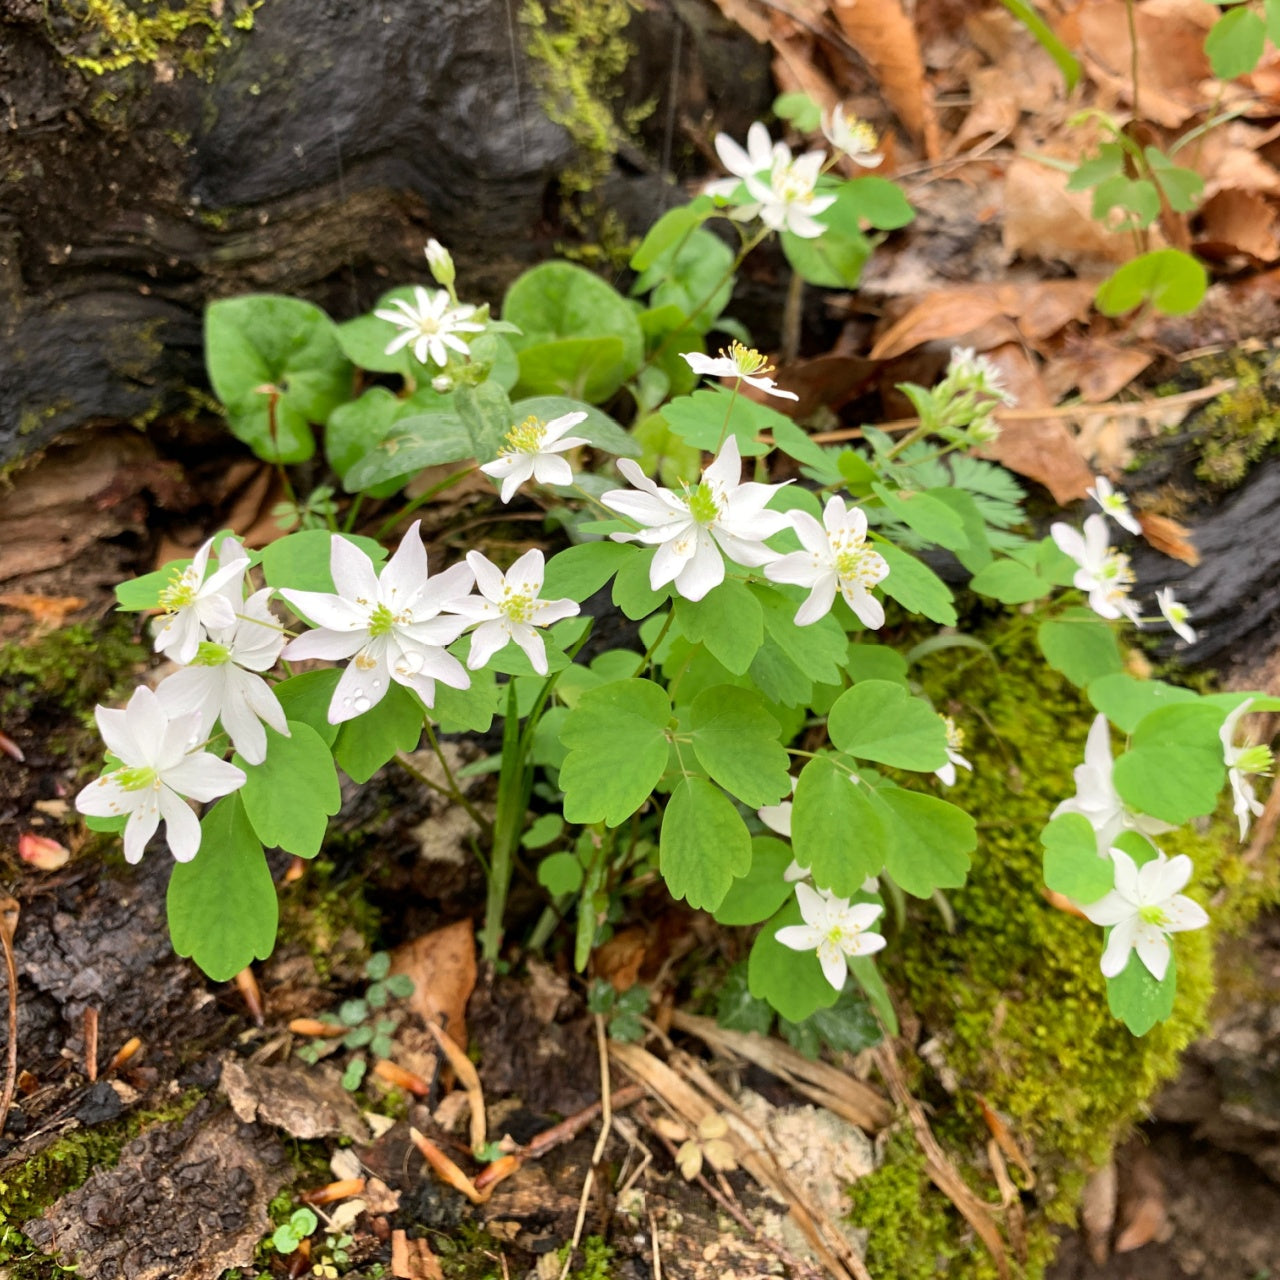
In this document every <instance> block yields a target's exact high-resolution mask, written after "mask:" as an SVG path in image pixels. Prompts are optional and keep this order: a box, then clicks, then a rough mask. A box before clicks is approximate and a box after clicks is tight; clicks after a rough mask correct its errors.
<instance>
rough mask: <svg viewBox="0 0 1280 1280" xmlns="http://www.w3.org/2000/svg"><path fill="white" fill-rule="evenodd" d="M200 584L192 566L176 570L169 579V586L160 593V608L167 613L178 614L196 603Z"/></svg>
mask: <svg viewBox="0 0 1280 1280" xmlns="http://www.w3.org/2000/svg"><path fill="white" fill-rule="evenodd" d="M199 590H200V583H199V582H197V581H196V578H195V574H193V573H192V572H191V566H190V565H188V566H187V567H186V568H185V569H182V570H175V571H174V573H173V575H172V577H170V579H169V585H168V586H167V587H165V588H164V590H163V591H161V592H160V607H161V608H162V609H163V610H164V611H165V613H177V612H178V610H179V609H185V608H187V607H188V606H189V605H191V604H193V603H194V602H195V598H196V592H198V591H199Z"/></svg>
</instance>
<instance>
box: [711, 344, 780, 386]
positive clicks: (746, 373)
mask: <svg viewBox="0 0 1280 1280" xmlns="http://www.w3.org/2000/svg"><path fill="white" fill-rule="evenodd" d="M720 355H721V356H722V357H728V358H729V359H730V360H732V361H733V364H734V367H735V368H736V369H737V371H738V373H739V374H740V375H741V376H742V377H744V378H752V377H755V376H756V375H757V374H761V373H772V372H773V368H772V366H771V365H770V364H769V358H768V357H767V356H762V355H761V354H760V352H758V351H757V350H756V349H755V348H754V347H748V346H745V345H744V344H743V343H741V342H739V341H737V339H735V340H734V341H733V342H731V343H730V344H729V350H728V351H726V350H724V348H723V347H722V348H721V349H720Z"/></svg>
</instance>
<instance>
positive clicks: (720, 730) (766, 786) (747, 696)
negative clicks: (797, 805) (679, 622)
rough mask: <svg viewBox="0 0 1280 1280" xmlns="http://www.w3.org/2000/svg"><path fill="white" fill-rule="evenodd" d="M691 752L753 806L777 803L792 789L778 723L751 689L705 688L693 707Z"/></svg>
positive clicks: (724, 784) (736, 794) (713, 773)
mask: <svg viewBox="0 0 1280 1280" xmlns="http://www.w3.org/2000/svg"><path fill="white" fill-rule="evenodd" d="M689 724H690V727H691V729H692V731H693V753H694V755H696V756H697V757H698V763H699V764H700V765H701V766H702V767H703V768H704V769H705V770H706V771H707V772H708V773H709V774H710V775H711V776H712V778H714V779H715V780H716V782H718V783H719V784H720V785H721V786H722V787H723V788H724V789H725V790H726V791H728V792H729V793H730V795H733V796H736V797H737V798H738V799H739V800H741V801H742V803H743V804H745V805H747V806H749V807H750V808H752V809H758V808H759V807H760V806H761V805H765V804H777V803H778V801H779V800H781V799H782V798H783V796H785V795H787V794H788V793H789V792H790V790H791V777H790V775H789V774H788V773H787V765H788V763H789V757H788V756H787V753H786V751H784V750H783V748H782V745H781V744H780V743H779V741H778V735H779V731H780V726H779V724H778V722H777V721H776V720H775V719H774V718H773V716H771V715H770V714H769V712H768V711H767V710H766V709H765V705H764V700H763V699H762V698H761V697H760V695H759V694H757V693H754V692H752V691H751V690H750V689H739V688H736V687H734V686H733V685H717V686H716V687H714V688H711V689H704V690H703V691H702V692H701V693H700V694H698V696H697V697H696V698H694V700H693V705H692V706H691V707H690V709H689Z"/></svg>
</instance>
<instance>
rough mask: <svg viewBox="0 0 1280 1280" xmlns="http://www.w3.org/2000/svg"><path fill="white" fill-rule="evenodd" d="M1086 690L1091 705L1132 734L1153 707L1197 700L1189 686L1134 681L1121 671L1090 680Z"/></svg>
mask: <svg viewBox="0 0 1280 1280" xmlns="http://www.w3.org/2000/svg"><path fill="white" fill-rule="evenodd" d="M1086 692H1087V693H1088V695H1089V701H1090V702H1092V703H1093V705H1094V707H1095V708H1096V709H1097V710H1099V711H1101V712H1102V713H1103V715H1105V716H1106V717H1107V719H1108V720H1110V721H1111V723H1112V724H1113V725H1115V727H1116V728H1117V729H1119V730H1120V731H1121V732H1122V733H1132V732H1133V731H1134V729H1135V728H1137V725H1138V721H1139V720H1141V719H1142V717H1143V716H1145V715H1146V714H1147V712H1149V711H1154V710H1155V709H1156V708H1157V707H1163V706H1167V705H1169V704H1170V703H1176V702H1196V701H1198V695H1197V694H1195V693H1193V692H1192V691H1191V690H1190V689H1180V688H1178V686H1177V685H1172V684H1165V683H1164V681H1162V680H1137V679H1135V678H1134V677H1133V676H1131V675H1126V674H1125V673H1124V672H1123V671H1116V672H1113V673H1112V674H1111V675H1107V676H1099V677H1098V678H1097V679H1096V680H1090V681H1089V686H1088V689H1087V690H1086Z"/></svg>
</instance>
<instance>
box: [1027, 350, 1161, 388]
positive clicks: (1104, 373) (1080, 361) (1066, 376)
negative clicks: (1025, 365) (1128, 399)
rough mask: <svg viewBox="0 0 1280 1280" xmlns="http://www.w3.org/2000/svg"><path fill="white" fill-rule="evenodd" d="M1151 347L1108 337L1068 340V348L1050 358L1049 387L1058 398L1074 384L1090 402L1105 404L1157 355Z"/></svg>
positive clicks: (1047, 366)
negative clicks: (1146, 347) (1138, 345)
mask: <svg viewBox="0 0 1280 1280" xmlns="http://www.w3.org/2000/svg"><path fill="white" fill-rule="evenodd" d="M1154 358H1155V357H1154V356H1153V355H1152V354H1151V352H1149V351H1142V350H1139V349H1138V348H1137V347H1126V346H1121V345H1120V344H1119V343H1116V342H1112V341H1109V340H1108V339H1106V338H1088V339H1086V340H1085V341H1084V342H1080V343H1076V344H1072V343H1070V342H1068V344H1067V347H1066V350H1065V351H1064V352H1063V353H1062V354H1061V355H1059V356H1055V357H1054V358H1052V359H1051V360H1049V361H1047V362H1046V364H1045V367H1044V371H1043V375H1042V376H1043V379H1044V384H1045V389H1046V390H1047V391H1048V392H1049V395H1050V397H1051V398H1052V399H1054V400H1059V399H1061V398H1062V397H1063V396H1065V395H1066V394H1067V393H1068V392H1069V391H1070V390H1071V389H1072V388H1073V387H1074V388H1075V389H1076V390H1077V391H1078V392H1079V393H1080V399H1081V400H1084V401H1085V402H1086V403H1088V404H1101V403H1102V402H1103V401H1104V400H1110V399H1111V398H1112V397H1113V396H1115V395H1117V394H1119V392H1121V391H1123V390H1124V389H1125V387H1127V386H1128V385H1129V383H1131V382H1132V381H1133V380H1134V378H1136V377H1137V376H1138V374H1140V373H1141V372H1142V371H1143V370H1144V369H1145V368H1146V367H1147V366H1148V365H1149V364H1150V363H1151V361H1152V360H1153V359H1154Z"/></svg>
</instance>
